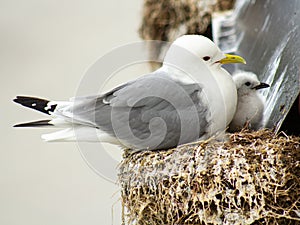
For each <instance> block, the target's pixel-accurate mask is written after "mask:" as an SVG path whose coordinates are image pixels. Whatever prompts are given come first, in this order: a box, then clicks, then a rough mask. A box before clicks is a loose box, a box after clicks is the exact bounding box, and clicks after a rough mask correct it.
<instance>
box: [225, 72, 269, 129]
mask: <svg viewBox="0 0 300 225" xmlns="http://www.w3.org/2000/svg"><path fill="white" fill-rule="evenodd" d="M233 80H234V82H235V85H236V88H237V93H238V103H237V109H236V113H235V116H234V117H233V120H232V121H231V123H230V125H229V131H230V132H235V131H239V130H241V129H242V128H243V127H244V126H245V125H246V124H247V125H248V126H249V128H251V129H253V130H257V129H259V128H260V125H261V121H262V119H263V112H264V101H263V100H262V99H261V97H260V96H259V93H258V91H257V90H259V89H262V88H267V87H269V85H268V84H266V83H261V82H260V81H259V80H258V78H257V76H256V75H255V74H254V73H252V72H246V71H240V72H237V73H236V74H234V75H233Z"/></svg>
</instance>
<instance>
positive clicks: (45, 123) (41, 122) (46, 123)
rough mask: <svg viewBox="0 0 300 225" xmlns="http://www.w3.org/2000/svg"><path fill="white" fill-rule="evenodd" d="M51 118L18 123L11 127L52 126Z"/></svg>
mask: <svg viewBox="0 0 300 225" xmlns="http://www.w3.org/2000/svg"><path fill="white" fill-rule="evenodd" d="M50 121H51V120H38V121H33V122H27V123H19V124H15V125H14V126H13V127H46V126H53V124H50V123H49V122H50Z"/></svg>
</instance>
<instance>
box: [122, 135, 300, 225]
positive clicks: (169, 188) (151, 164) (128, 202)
mask: <svg viewBox="0 0 300 225" xmlns="http://www.w3.org/2000/svg"><path fill="white" fill-rule="evenodd" d="M119 169H120V171H119V182H120V185H121V196H122V203H123V207H124V221H123V224H152V225H153V224H201V225H213V224H228V225H229V224H230V225H234V224H300V180H299V179H300V138H299V137H288V136H286V135H283V134H280V135H274V134H273V133H272V132H271V131H269V130H261V131H257V132H249V131H242V132H240V133H235V134H232V135H230V137H229V140H228V141H227V142H225V143H224V142H217V141H213V140H210V141H204V142H198V143H192V144H188V145H184V146H181V147H178V148H176V149H170V150H166V151H143V152H139V153H130V151H125V153H124V159H123V161H122V162H121V165H120V168H119Z"/></svg>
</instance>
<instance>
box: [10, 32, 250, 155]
mask: <svg viewBox="0 0 300 225" xmlns="http://www.w3.org/2000/svg"><path fill="white" fill-rule="evenodd" d="M228 63H245V60H244V59H243V58H242V57H240V56H236V55H229V54H224V53H222V52H221V51H220V49H219V48H218V47H217V46H216V45H215V44H214V43H213V42H212V41H211V40H209V39H208V38H206V37H204V36H200V35H184V36H182V37H179V38H178V39H177V40H175V41H174V42H173V43H172V45H171V46H170V48H169V50H168V52H167V53H166V56H165V58H164V62H163V65H162V67H161V68H159V69H158V70H156V71H154V72H152V73H150V74H147V75H144V76H141V77H140V78H138V79H135V80H132V81H129V82H127V83H125V84H122V85H120V86H117V87H116V88H114V89H112V90H111V91H108V92H106V93H104V94H100V95H95V96H86V97H76V98H72V99H70V101H48V100H45V99H41V98H35V97H27V96H17V97H16V98H15V99H14V101H15V102H16V103H19V104H21V105H23V106H25V107H29V108H32V109H34V110H37V111H40V112H42V113H45V114H49V115H50V119H47V120H40V121H34V122H29V123H22V124H17V125H15V126H16V127H43V126H52V127H61V128H64V129H62V130H59V131H56V132H53V133H50V134H44V135H42V138H43V139H44V140H46V141H87V142H98V141H100V142H108V143H112V144H117V145H120V146H122V147H124V148H131V149H136V150H143V149H148V150H158V149H167V148H172V147H176V146H178V145H180V144H184V143H188V142H191V141H195V140H198V139H206V138H209V137H211V136H212V135H214V134H216V133H217V132H221V131H223V130H225V129H226V127H227V126H228V125H229V123H230V121H231V120H232V118H233V116H234V114H235V110H236V105H237V92H236V88H235V84H234V82H233V80H232V77H231V75H230V74H229V73H228V72H227V71H226V70H225V69H223V68H222V67H221V65H222V64H228Z"/></svg>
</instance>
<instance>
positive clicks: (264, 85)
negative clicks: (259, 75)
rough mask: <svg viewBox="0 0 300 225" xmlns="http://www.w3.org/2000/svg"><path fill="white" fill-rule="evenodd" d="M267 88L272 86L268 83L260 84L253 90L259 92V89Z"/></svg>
mask: <svg viewBox="0 0 300 225" xmlns="http://www.w3.org/2000/svg"><path fill="white" fill-rule="evenodd" d="M267 87H270V85H268V84H266V83H260V84H259V85H257V86H255V87H254V88H253V89H255V90H259V89H262V88H267Z"/></svg>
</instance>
